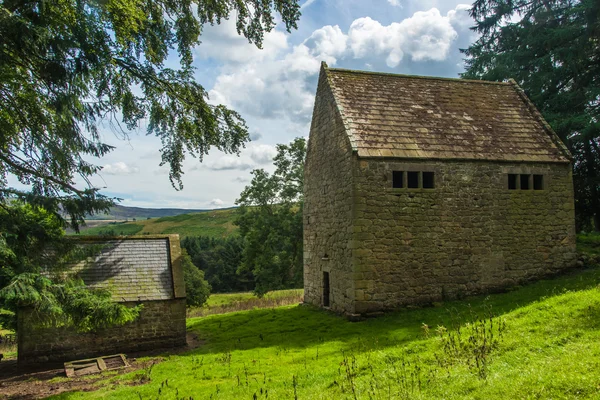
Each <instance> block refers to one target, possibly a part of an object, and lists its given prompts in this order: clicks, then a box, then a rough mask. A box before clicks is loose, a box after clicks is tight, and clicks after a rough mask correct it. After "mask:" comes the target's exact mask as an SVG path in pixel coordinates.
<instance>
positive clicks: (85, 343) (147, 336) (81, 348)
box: [18, 298, 186, 364]
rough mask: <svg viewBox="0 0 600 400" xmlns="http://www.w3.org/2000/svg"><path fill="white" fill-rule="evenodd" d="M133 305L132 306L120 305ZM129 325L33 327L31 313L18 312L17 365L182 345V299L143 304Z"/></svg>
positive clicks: (183, 343) (183, 321)
mask: <svg viewBox="0 0 600 400" xmlns="http://www.w3.org/2000/svg"><path fill="white" fill-rule="evenodd" d="M124 304H125V305H131V306H133V305H135V304H136V303H124ZM143 304H144V308H143V309H142V311H141V313H140V317H139V318H138V319H137V320H136V321H134V322H131V323H128V324H126V325H123V326H118V327H114V328H110V329H103V330H100V331H97V332H94V333H77V332H76V331H74V330H73V329H71V328H45V327H40V326H39V325H37V322H36V321H37V318H36V316H35V314H34V313H33V311H32V310H30V309H24V310H21V311H20V312H19V321H18V324H19V326H18V328H19V333H20V334H19V339H18V340H19V352H18V358H19V364H37V363H44V362H58V361H60V362H62V361H70V360H77V359H82V358H89V357H96V356H101V355H111V354H115V353H125V354H127V353H131V352H136V351H145V350H154V349H162V348H165V349H167V348H172V347H178V346H185V344H186V330H185V315H186V314H185V298H183V299H171V300H156V301H146V302H144V303H143Z"/></svg>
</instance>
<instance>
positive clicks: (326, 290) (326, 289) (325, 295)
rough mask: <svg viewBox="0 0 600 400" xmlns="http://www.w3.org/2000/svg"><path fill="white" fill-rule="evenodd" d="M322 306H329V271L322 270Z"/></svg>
mask: <svg viewBox="0 0 600 400" xmlns="http://www.w3.org/2000/svg"><path fill="white" fill-rule="evenodd" d="M323 307H329V272H323Z"/></svg>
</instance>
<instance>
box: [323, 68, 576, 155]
mask: <svg viewBox="0 0 600 400" xmlns="http://www.w3.org/2000/svg"><path fill="white" fill-rule="evenodd" d="M324 68H325V69H324V71H325V73H327V77H328V82H329V84H330V86H331V89H332V91H333V94H334V98H335V101H336V103H337V106H338V108H339V110H340V112H341V114H342V119H343V120H344V124H345V126H346V130H347V132H348V135H349V137H350V141H351V143H352V147H353V149H354V150H356V151H357V152H358V155H359V156H361V157H403V158H419V159H423V158H432V159H483V160H503V161H534V162H536V161H537V162H568V161H569V159H570V155H569V152H568V150H567V149H566V147H565V146H564V145H563V144H562V142H560V139H558V137H557V136H556V134H555V133H554V132H552V130H551V128H550V127H549V126H548V124H547V123H546V122H545V121H544V120H543V118H542V117H541V115H540V113H539V112H538V111H537V110H536V109H535V107H534V106H533V105H532V103H531V102H530V101H529V100H528V99H527V97H526V96H525V94H524V93H523V92H522V91H521V89H520V88H519V87H518V85H517V84H516V83H514V82H512V83H499V82H485V81H469V80H463V79H445V78H430V77H417V76H407V75H394V74H382V73H370V72H361V71H350V70H342V69H328V68H327V67H326V66H325V65H324ZM322 73H323V72H322Z"/></svg>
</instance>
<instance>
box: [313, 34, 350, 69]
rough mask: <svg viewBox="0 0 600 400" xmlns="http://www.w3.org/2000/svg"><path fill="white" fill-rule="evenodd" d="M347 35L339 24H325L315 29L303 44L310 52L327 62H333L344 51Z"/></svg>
mask: <svg viewBox="0 0 600 400" xmlns="http://www.w3.org/2000/svg"><path fill="white" fill-rule="evenodd" d="M347 41H348V37H347V36H346V35H344V33H343V32H342V30H341V29H340V27H339V26H337V25H336V26H331V25H327V26H324V27H322V28H319V29H317V30H315V31H314V32H313V33H312V35H310V37H309V38H308V39H306V40H305V41H304V42H303V45H304V46H306V47H308V48H309V49H310V54H311V55H312V56H313V57H315V58H316V59H319V60H324V61H325V62H327V63H329V64H335V63H336V62H337V58H338V57H341V56H343V55H344V53H345V52H346V47H347V46H346V43H347Z"/></svg>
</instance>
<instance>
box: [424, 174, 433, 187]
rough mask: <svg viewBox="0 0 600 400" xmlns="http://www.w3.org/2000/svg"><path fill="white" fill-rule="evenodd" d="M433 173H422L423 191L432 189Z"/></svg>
mask: <svg viewBox="0 0 600 400" xmlns="http://www.w3.org/2000/svg"><path fill="white" fill-rule="evenodd" d="M433 186H434V179H433V172H423V189H433Z"/></svg>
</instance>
